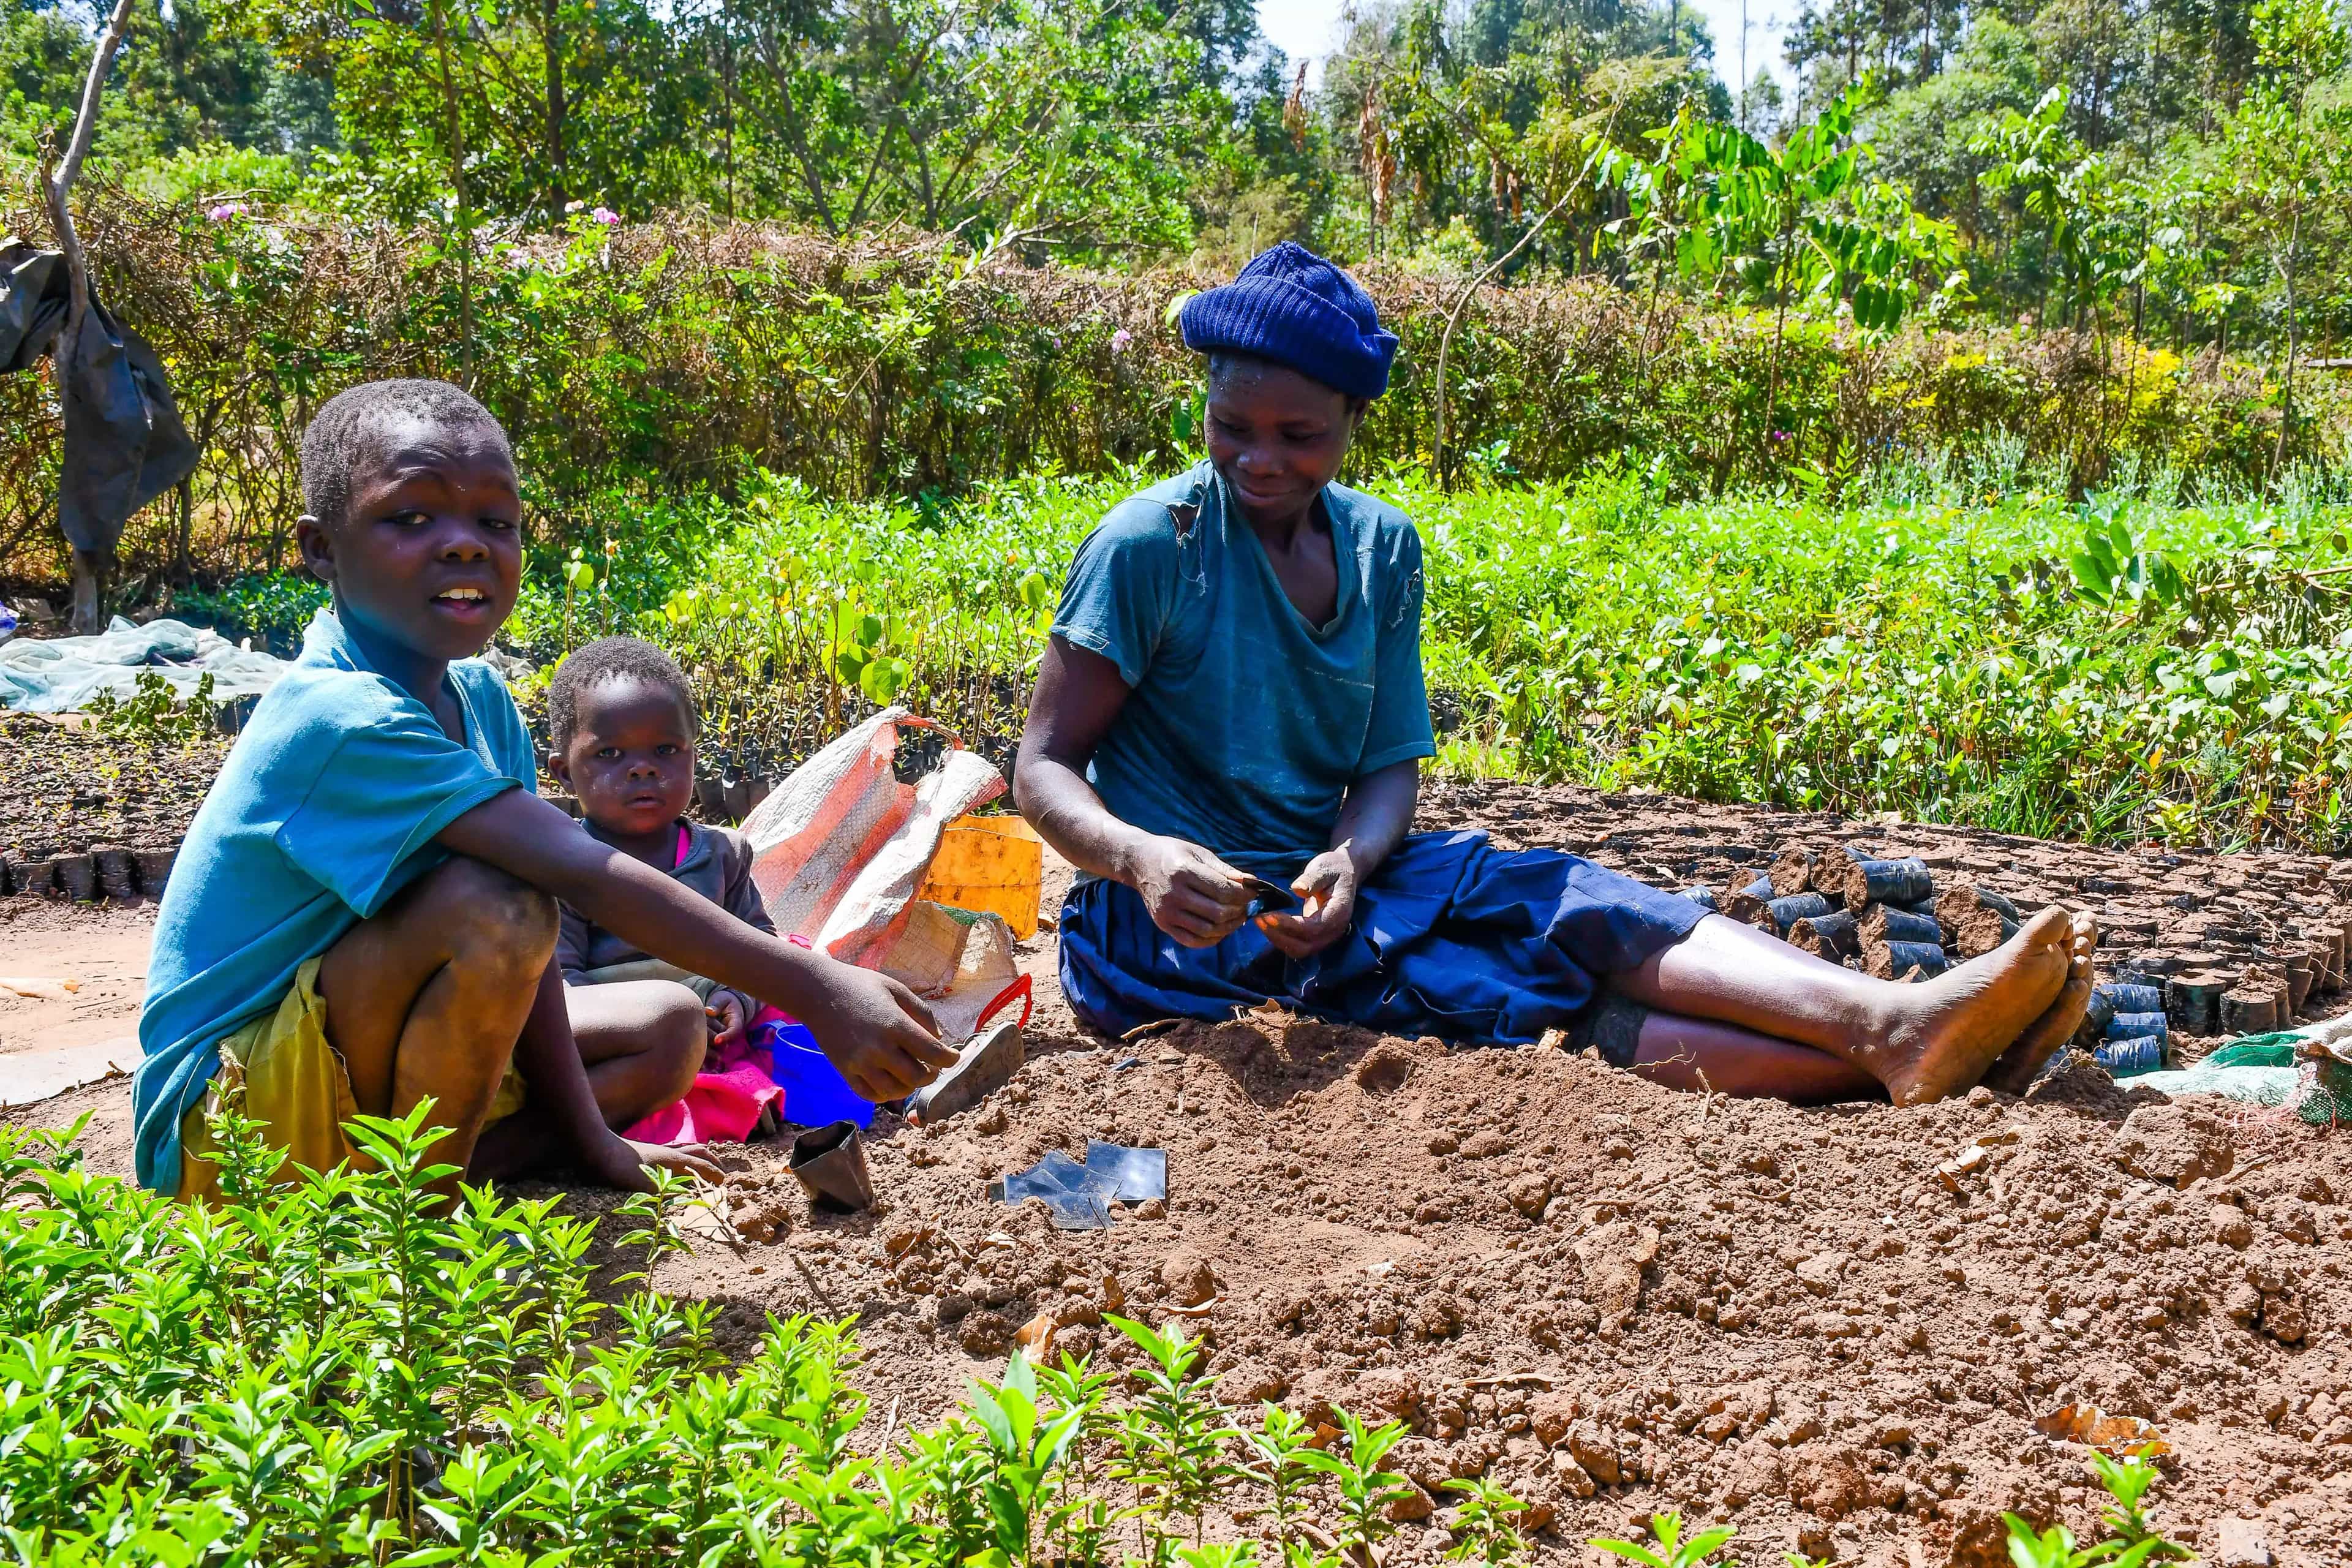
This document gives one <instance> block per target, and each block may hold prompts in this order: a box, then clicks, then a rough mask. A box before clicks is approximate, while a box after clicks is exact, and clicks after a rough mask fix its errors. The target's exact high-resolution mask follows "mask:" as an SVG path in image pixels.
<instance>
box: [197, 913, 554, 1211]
mask: <svg viewBox="0 0 2352 1568" xmlns="http://www.w3.org/2000/svg"><path fill="white" fill-rule="evenodd" d="M319 963H320V961H319V960H318V959H315V958H313V959H311V960H310V961H309V962H307V963H304V964H303V965H302V967H301V968H299V969H298V970H296V971H295V972H294V984H293V985H292V986H291V987H289V989H288V991H287V993H286V995H285V996H284V998H283V999H282V1000H280V1001H279V1002H278V1008H277V1011H275V1012H272V1013H265V1014H263V1015H262V1016H260V1017H258V1018H256V1019H255V1020H254V1021H253V1022H252V1023H250V1024H247V1026H245V1027H244V1028H242V1029H239V1030H238V1031H236V1033H235V1034H233V1035H230V1036H229V1037H226V1039H224V1040H222V1041H221V1043H220V1054H221V1076H222V1077H226V1075H228V1074H229V1073H231V1072H236V1073H238V1074H241V1075H242V1076H243V1078H244V1080H245V1113H246V1114H247V1116H250V1117H251V1118H253V1119H254V1120H255V1121H260V1122H266V1123H267V1124H268V1131H269V1138H270V1142H273V1143H275V1144H277V1145H278V1147H280V1148H282V1149H284V1150H285V1151H286V1152H287V1154H288V1156H289V1161H290V1163H293V1164H297V1165H302V1166H306V1167H308V1168H309V1169H310V1170H313V1171H331V1170H332V1169H334V1168H335V1167H336V1166H337V1165H339V1164H341V1163H343V1162H344V1161H346V1160H350V1161H352V1162H353V1163H358V1153H359V1152H358V1151H357V1150H356V1149H355V1148H353V1147H352V1141H351V1137H350V1135H349V1134H347V1133H346V1132H344V1131H343V1123H344V1122H346V1121H350V1120H352V1118H353V1117H355V1116H357V1115H358V1114H359V1112H360V1108H359V1102H358V1101H357V1100H354V1099H352V1079H351V1074H350V1073H349V1072H348V1071H346V1070H345V1069H344V1067H343V1058H342V1055H341V1053H340V1052H338V1051H337V1050H336V1049H335V1047H334V1046H333V1045H332V1044H331V1042H330V1041H329V1040H328V1038H327V1005H326V1003H325V1002H323V1001H321V1000H320V996H319ZM522 1101H523V1081H522V1075H521V1074H520V1073H518V1072H516V1071H515V1068H514V1064H513V1063H512V1062H509V1063H508V1064H507V1070H506V1076H505V1077H504V1078H502V1079H499V1088H498V1093H497V1094H496V1095H495V1096H493V1097H492V1098H491V1100H490V1114H489V1119H488V1120H489V1121H498V1120H499V1118H500V1117H504V1116H511V1115H513V1114H514V1113H515V1112H516V1111H518V1110H521V1109H522ZM219 1109H220V1079H219V1078H215V1079H214V1080H213V1088H212V1089H209V1090H208V1091H206V1093H205V1098H204V1100H203V1102H202V1103H201V1104H199V1105H197V1106H196V1107H194V1109H193V1110H190V1111H189V1112H188V1113H187V1114H186V1115H185V1116H184V1117H182V1118H181V1119H180V1150H181V1162H180V1194H179V1195H180V1197H181V1198H182V1199H183V1200H186V1199H190V1198H203V1199H205V1200H207V1201H215V1200H217V1199H218V1197H219V1195H220V1167H219V1166H217V1165H215V1163H213V1161H212V1158H211V1156H212V1153H213V1152H214V1150H215V1147H216V1145H215V1143H214V1142H213V1131H212V1127H211V1125H210V1123H209V1122H208V1121H206V1118H208V1117H210V1116H213V1115H215V1114H216V1113H217V1112H218V1110H219ZM484 1125H485V1126H487V1125H488V1122H485V1123H484Z"/></svg>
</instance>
